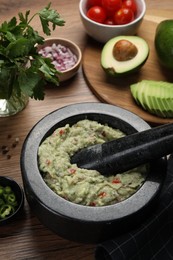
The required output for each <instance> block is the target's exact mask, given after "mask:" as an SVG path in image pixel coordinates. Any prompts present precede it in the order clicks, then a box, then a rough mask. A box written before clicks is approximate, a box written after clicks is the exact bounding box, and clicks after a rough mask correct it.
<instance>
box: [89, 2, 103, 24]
mask: <svg viewBox="0 0 173 260" xmlns="http://www.w3.org/2000/svg"><path fill="white" fill-rule="evenodd" d="M87 17H88V18H90V19H91V20H93V21H95V22H97V23H104V21H105V20H106V11H105V10H104V8H103V7H101V6H93V7H91V8H90V9H89V10H88V12H87Z"/></svg>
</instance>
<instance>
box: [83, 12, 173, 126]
mask: <svg viewBox="0 0 173 260" xmlns="http://www.w3.org/2000/svg"><path fill="white" fill-rule="evenodd" d="M151 13H152V12H151ZM155 13H156V14H157V16H155V15H154V16H153V15H145V18H144V20H143V23H142V25H141V27H140V29H139V30H138V36H140V37H142V38H144V39H145V40H146V41H147V42H148V44H149V47H150V54H149V58H148V60H147V62H146V63H145V65H144V66H143V67H142V69H141V70H140V71H139V72H137V73H135V74H133V75H130V76H126V77H123V78H112V77H110V76H109V77H108V76H107V75H106V74H105V72H104V71H103V69H102V68H101V66H100V56H101V50H102V48H103V44H100V43H97V42H96V41H94V40H92V39H91V38H88V43H87V45H86V46H87V47H86V48H85V50H84V53H83V71H84V75H85V76H86V79H87V81H88V83H89V86H90V88H91V90H92V91H93V93H94V94H95V95H96V96H97V97H98V98H99V99H100V100H101V101H102V102H106V103H109V104H113V105H117V106H119V107H122V108H125V109H128V110H130V111H131V112H133V113H135V114H137V115H138V116H140V117H141V118H143V119H144V120H145V121H147V122H148V123H150V124H151V125H159V124H165V123H170V122H172V123H173V118H172V119H165V118H160V117H157V116H155V115H152V114H150V113H148V112H147V111H145V110H143V109H142V108H141V107H140V106H138V105H137V104H136V103H135V101H134V99H133V97H132V95H131V92H130V88H129V86H130V84H133V83H136V82H139V81H141V80H143V79H147V80H163V81H169V82H173V71H172V72H170V71H168V70H166V69H165V68H163V67H161V66H160V63H159V62H158V59H157V55H156V52H155V48H154V37H155V30H156V27H157V24H158V23H159V22H160V21H161V20H164V19H166V18H169V17H171V16H172V14H171V13H170V12H169V11H157V12H155Z"/></svg>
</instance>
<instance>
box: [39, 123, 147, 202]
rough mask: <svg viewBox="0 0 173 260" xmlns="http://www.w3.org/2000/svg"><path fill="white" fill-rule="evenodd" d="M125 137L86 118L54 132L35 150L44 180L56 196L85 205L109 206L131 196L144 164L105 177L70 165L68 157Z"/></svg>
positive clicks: (143, 177)
mask: <svg viewBox="0 0 173 260" xmlns="http://www.w3.org/2000/svg"><path fill="white" fill-rule="evenodd" d="M124 135H125V134H124V133H123V132H121V131H120V130H119V129H113V128H112V127H109V126H107V125H103V124H100V123H98V122H96V121H92V120H88V119H84V120H81V121H79V122H77V123H76V124H74V125H72V126H70V125H69V124H66V125H65V126H64V127H61V128H58V129H56V130H55V131H54V132H53V134H52V135H51V136H49V137H47V138H46V139H45V140H44V141H43V143H42V144H41V145H40V147H39V150H38V162H39V169H40V171H41V173H42V176H43V179H44V181H45V182H46V184H47V185H48V186H49V187H50V189H52V190H53V191H54V192H55V193H56V194H58V195H59V196H61V197H63V198H65V199H67V200H69V201H71V202H74V203H78V204H82V205H87V206H105V205H110V204H114V203H117V202H120V201H122V200H124V199H126V198H128V197H130V196H131V195H132V194H133V193H135V192H136V191H137V189H139V187H140V186H141V185H142V184H143V182H144V180H145V178H146V174H147V168H146V166H145V165H143V166H140V167H137V168H135V169H132V170H129V171H126V172H124V173H121V174H116V175H112V176H109V177H106V176H103V175H101V174H100V173H99V172H98V171H96V170H86V169H82V168H78V166H77V165H76V164H71V163H70V158H71V156H72V155H73V154H74V153H75V152H77V151H78V150H79V149H82V148H84V147H87V146H91V145H94V144H99V143H104V142H106V141H110V140H113V139H117V138H120V137H123V136H124Z"/></svg>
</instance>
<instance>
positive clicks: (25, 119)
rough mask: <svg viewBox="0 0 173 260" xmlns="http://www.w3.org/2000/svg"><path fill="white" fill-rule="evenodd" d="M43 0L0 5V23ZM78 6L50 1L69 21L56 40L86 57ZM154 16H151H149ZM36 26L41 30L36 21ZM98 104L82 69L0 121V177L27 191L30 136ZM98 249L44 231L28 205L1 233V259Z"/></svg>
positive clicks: (155, 5) (82, 254) (75, 258)
mask: <svg viewBox="0 0 173 260" xmlns="http://www.w3.org/2000/svg"><path fill="white" fill-rule="evenodd" d="M146 3H147V8H148V10H147V14H148V15H150V16H152V17H153V19H154V16H153V15H156V16H157V12H155V13H154V12H153V10H155V9H158V10H162V9H165V8H167V9H171V10H172V11H173V2H172V0H165V1H162V0H158V1H155V0H147V1H146ZM47 4H48V2H47V1H45V0H37V1H34V0H29V1H24V0H0V22H1V23H2V22H3V21H4V20H9V19H10V18H11V17H13V16H16V14H17V13H18V12H19V11H25V10H28V9H30V10H31V13H35V11H37V10H40V9H41V8H42V7H44V6H45V5H47ZM78 4H79V0H71V1H69V0H52V6H53V7H54V8H56V9H57V11H58V12H59V13H60V14H61V15H62V16H63V18H64V19H65V20H66V25H65V27H62V28H58V29H57V30H56V31H55V32H54V33H53V34H52V36H60V37H65V38H68V39H70V40H73V41H75V42H76V43H77V44H78V45H79V46H80V48H81V50H82V51H83V50H84V49H85V46H86V44H87V42H88V36H87V35H86V33H85V31H84V29H83V26H82V24H81V22H80V17H79V11H78ZM150 10H151V12H150ZM33 26H34V27H35V29H37V30H38V31H39V32H40V30H41V28H40V25H39V23H38V22H37V21H34V22H33ZM92 101H95V102H99V100H98V99H97V97H96V96H95V95H94V94H93V93H92V91H91V89H90V88H89V87H88V85H87V82H86V81H85V78H84V76H83V72H82V68H81V69H80V71H79V73H78V74H77V75H76V77H75V78H73V80H70V81H68V82H66V83H65V84H63V85H62V86H60V87H58V88H51V87H50V86H47V88H46V97H45V100H44V101H34V100H30V101H29V104H28V106H27V107H26V108H25V109H24V110H23V111H22V112H21V113H19V114H18V115H16V116H12V117H9V118H0V147H2V146H3V145H6V146H8V147H9V150H10V151H9V154H10V155H11V159H7V156H6V155H3V154H2V153H0V175H2V176H10V177H12V178H14V179H15V180H16V181H17V182H18V183H19V184H21V185H22V186H23V183H22V178H21V172H20V152H21V147H22V144H23V141H24V139H25V138H26V135H27V134H28V132H29V131H30V129H31V128H32V127H33V126H34V124H35V123H36V122H37V121H38V120H40V119H41V118H42V117H43V116H45V115H46V114H48V113H50V112H51V111H53V110H55V109H57V108H60V107H63V106H65V105H68V104H74V103H79V102H92ZM15 138H19V143H18V145H17V146H16V147H15V148H12V147H11V146H12V144H13V142H14V140H15ZM94 250H95V245H83V244H80V243H75V242H71V241H68V240H65V239H63V238H61V237H59V236H57V235H55V234H54V233H52V232H51V231H50V230H48V229H47V228H46V227H44V226H43V225H42V224H41V223H40V222H39V220H38V219H37V218H36V217H35V216H34V215H33V213H32V212H31V210H30V208H29V206H28V204H27V201H26V200H25V207H24V215H22V216H21V218H20V219H19V220H18V221H16V222H14V223H11V224H9V225H8V226H1V227H0V259H2V260H8V259H9V260H16V259H18V260H23V259H40V260H42V259H49V260H51V259H58V260H79V259H81V260H92V259H94Z"/></svg>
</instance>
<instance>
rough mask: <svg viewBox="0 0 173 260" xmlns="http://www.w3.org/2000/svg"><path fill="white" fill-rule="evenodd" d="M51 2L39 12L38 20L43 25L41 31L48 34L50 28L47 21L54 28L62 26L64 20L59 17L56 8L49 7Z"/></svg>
mask: <svg viewBox="0 0 173 260" xmlns="http://www.w3.org/2000/svg"><path fill="white" fill-rule="evenodd" d="M50 6H51V4H50V3H49V4H48V6H47V7H45V8H44V9H42V10H41V11H40V12H39V16H40V21H41V24H42V27H43V32H44V33H45V34H46V35H50V33H51V30H50V28H49V26H50V25H49V23H52V29H53V30H55V28H56V26H63V25H64V23H65V21H64V20H63V19H61V18H60V15H59V13H57V11H56V10H52V9H50Z"/></svg>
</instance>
